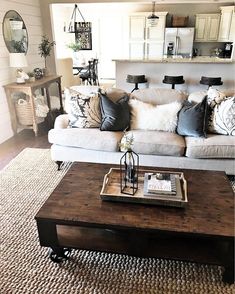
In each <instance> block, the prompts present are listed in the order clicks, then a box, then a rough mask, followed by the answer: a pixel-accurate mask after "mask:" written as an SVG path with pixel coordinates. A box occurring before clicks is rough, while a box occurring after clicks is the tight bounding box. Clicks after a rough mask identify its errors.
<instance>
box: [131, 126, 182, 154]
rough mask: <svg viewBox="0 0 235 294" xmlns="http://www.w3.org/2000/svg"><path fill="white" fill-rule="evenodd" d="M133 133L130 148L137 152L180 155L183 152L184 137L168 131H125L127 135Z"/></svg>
mask: <svg viewBox="0 0 235 294" xmlns="http://www.w3.org/2000/svg"><path fill="white" fill-rule="evenodd" d="M132 134H133V137H134V142H133V145H132V150H133V151H135V152H136V153H139V154H153V155H170V156H182V155H183V154H184V152H185V141H184V138H183V137H181V136H179V135H177V134H174V133H168V132H159V131H143V130H132V131H128V132H126V135H127V136H131V135H132Z"/></svg>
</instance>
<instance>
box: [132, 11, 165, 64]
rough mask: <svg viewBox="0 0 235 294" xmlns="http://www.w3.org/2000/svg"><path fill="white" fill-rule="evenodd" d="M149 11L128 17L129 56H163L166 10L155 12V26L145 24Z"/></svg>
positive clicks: (135, 57)
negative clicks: (156, 20)
mask: <svg viewBox="0 0 235 294" xmlns="http://www.w3.org/2000/svg"><path fill="white" fill-rule="evenodd" d="M150 14H151V13H150V12H147V13H146V12H140V13H136V14H133V15H130V17H129V58H131V59H156V58H161V57H162V56H163V44H164V33H165V26H166V15H167V12H158V13H156V14H157V15H158V16H159V20H158V23H157V26H156V27H149V26H147V17H148V16H149V15H150Z"/></svg>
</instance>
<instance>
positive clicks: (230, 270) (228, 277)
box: [223, 241, 235, 284]
mask: <svg viewBox="0 0 235 294" xmlns="http://www.w3.org/2000/svg"><path fill="white" fill-rule="evenodd" d="M224 259H225V263H224V273H223V282H225V283H229V284H233V283H234V282H235V276H234V273H235V272H234V241H231V242H229V244H228V246H227V250H226V251H225V254H224Z"/></svg>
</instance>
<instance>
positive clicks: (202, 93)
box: [188, 87, 235, 103]
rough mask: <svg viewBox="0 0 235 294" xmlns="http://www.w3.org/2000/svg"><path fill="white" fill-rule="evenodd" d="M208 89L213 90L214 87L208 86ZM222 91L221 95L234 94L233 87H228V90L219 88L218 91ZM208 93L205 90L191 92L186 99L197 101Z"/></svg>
mask: <svg viewBox="0 0 235 294" xmlns="http://www.w3.org/2000/svg"><path fill="white" fill-rule="evenodd" d="M210 89H213V90H215V89H214V88H212V87H210ZM220 92H221V93H222V95H225V96H227V97H229V96H233V95H235V93H234V90H233V89H230V90H229V89H228V90H224V89H223V90H221V91H220ZM210 93H211V91H209V96H210ZM207 94H208V91H207V90H204V91H197V92H192V93H191V94H189V96H188V101H190V102H196V103H199V102H201V101H202V100H203V98H204V97H205V96H206V95H207Z"/></svg>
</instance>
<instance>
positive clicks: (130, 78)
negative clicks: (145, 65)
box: [126, 75, 147, 93]
mask: <svg viewBox="0 0 235 294" xmlns="http://www.w3.org/2000/svg"><path fill="white" fill-rule="evenodd" d="M126 81H127V83H131V84H135V88H134V89H133V90H132V91H131V93H132V92H133V91H135V90H139V88H138V84H142V83H147V80H146V78H145V75H127V78H126Z"/></svg>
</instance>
